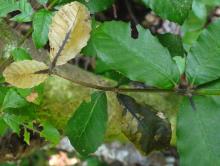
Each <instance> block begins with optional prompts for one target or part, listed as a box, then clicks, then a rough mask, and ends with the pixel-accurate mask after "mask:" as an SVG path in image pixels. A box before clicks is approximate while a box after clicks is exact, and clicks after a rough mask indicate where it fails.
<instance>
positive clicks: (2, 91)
mask: <svg viewBox="0 0 220 166" xmlns="http://www.w3.org/2000/svg"><path fill="white" fill-rule="evenodd" d="M8 89H9V88H7V87H1V86H0V106H2V103H3V102H4V98H5V95H6V94H7V91H8Z"/></svg>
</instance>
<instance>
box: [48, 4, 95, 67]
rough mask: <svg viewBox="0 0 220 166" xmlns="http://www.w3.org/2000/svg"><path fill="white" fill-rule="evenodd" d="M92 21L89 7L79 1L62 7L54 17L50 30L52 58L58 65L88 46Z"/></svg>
mask: <svg viewBox="0 0 220 166" xmlns="http://www.w3.org/2000/svg"><path fill="white" fill-rule="evenodd" d="M90 31H91V21H90V15H89V11H88V9H87V8H86V7H85V6H84V5H82V4H81V3H79V2H76V1H75V2H72V3H70V4H66V5H64V6H62V7H61V8H60V10H59V11H58V12H57V13H56V14H55V16H54V17H53V19H52V23H51V26H50V30H49V42H50V48H51V51H50V59H51V62H52V61H54V59H56V58H55V57H56V56H58V57H57V58H58V59H57V62H56V64H57V65H62V64H65V63H66V62H67V61H69V60H71V59H72V58H74V57H75V56H76V55H77V54H78V53H79V52H80V51H81V49H82V48H83V47H84V46H86V44H87V41H88V40H89V37H90Z"/></svg>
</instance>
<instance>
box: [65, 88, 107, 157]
mask: <svg viewBox="0 0 220 166" xmlns="http://www.w3.org/2000/svg"><path fill="white" fill-rule="evenodd" d="M107 120H108V115H107V99H106V95H105V93H104V92H95V93H93V94H92V96H91V101H90V102H88V103H86V102H83V103H82V104H81V105H80V106H79V108H78V109H77V110H76V112H75V113H74V115H73V116H72V117H71V118H70V120H69V121H68V123H67V126H66V130H65V131H66V135H67V136H68V138H69V139H70V142H71V144H72V145H73V146H74V148H75V149H76V150H77V151H78V152H79V153H80V154H82V155H85V156H87V155H89V154H90V153H93V152H95V151H96V149H97V148H98V147H99V146H100V145H101V143H102V142H103V140H104V134H105V130H106V125H107Z"/></svg>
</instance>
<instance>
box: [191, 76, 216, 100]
mask: <svg viewBox="0 0 220 166" xmlns="http://www.w3.org/2000/svg"><path fill="white" fill-rule="evenodd" d="M195 93H196V94H198V95H218V96H220V80H219V79H218V80H215V81H213V82H209V83H207V84H203V85H202V86H199V87H198V88H197V89H196V90H195Z"/></svg>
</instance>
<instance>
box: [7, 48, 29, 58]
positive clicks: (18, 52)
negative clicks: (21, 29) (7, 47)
mask: <svg viewBox="0 0 220 166" xmlns="http://www.w3.org/2000/svg"><path fill="white" fill-rule="evenodd" d="M11 55H12V57H13V59H14V61H22V60H31V59H32V58H31V55H30V54H29V53H28V52H27V51H26V50H25V49H24V48H15V49H14V50H13V51H12V52H11Z"/></svg>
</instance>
